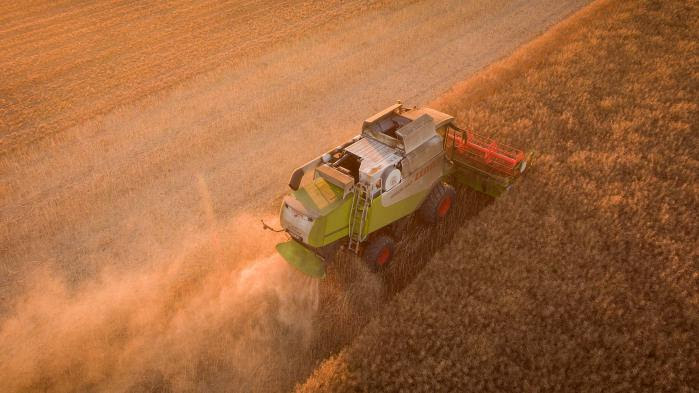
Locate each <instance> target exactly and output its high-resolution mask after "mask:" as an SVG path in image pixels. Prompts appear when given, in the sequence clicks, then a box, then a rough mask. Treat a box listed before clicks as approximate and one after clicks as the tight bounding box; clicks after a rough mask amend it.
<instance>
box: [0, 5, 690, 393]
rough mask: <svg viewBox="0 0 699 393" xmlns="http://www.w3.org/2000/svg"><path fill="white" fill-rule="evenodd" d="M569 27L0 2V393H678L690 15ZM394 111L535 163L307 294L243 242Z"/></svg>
mask: <svg viewBox="0 0 699 393" xmlns="http://www.w3.org/2000/svg"><path fill="white" fill-rule="evenodd" d="M587 3H588V1H585V0H567V1H555V0H534V1H510V0H508V1H506V0H496V1H487V2H486V1H461V0H446V1H431V0H410V1H403V2H389V1H382V0H369V1H359V0H356V1H313V0H303V1H298V0H296V1H277V2H271V1H232V0H229V1H218V2H216V1H200V2H191V1H184V0H176V1H170V2H161V1H127V0H124V1H114V0H104V1H92V2H91V1H63V0H59V1H55V2H46V1H33V0H32V1H30V0H26V1H19V2H5V3H3V4H1V5H0V11H1V12H0V348H1V350H0V391H3V392H4V391H8V392H34V391H51V392H73V391H84V392H103V391H104V392H112V391H115V392H219V391H220V392H230V391H241V392H247V391H253V392H276V391H289V390H292V389H294V388H295V389H296V390H298V391H317V390H322V391H350V390H351V391H355V390H359V391H400V390H403V391H484V390H514V391H521V390H567V391H585V390H597V391H610V390H630V391H640V390H649V391H658V390H668V391H691V390H692V387H693V386H699V381H697V377H696V372H694V371H693V370H696V369H697V368H698V365H697V360H696V359H697V358H698V353H697V347H696V346H697V344H696V342H697V334H696V331H697V330H698V327H697V315H698V314H697V310H698V303H699V297H698V296H699V290H698V288H699V286H698V285H697V284H698V281H699V273H698V270H699V269H698V266H697V260H698V257H699V256H698V255H697V248H696V245H695V243H696V240H697V237H698V236H697V234H698V233H697V232H698V231H697V224H696V223H695V221H696V220H695V219H694V216H695V215H696V211H697V195H699V192H698V191H699V189H697V184H699V183H697V181H696V180H697V179H696V173H697V169H699V168H697V166H698V165H697V161H696V155H697V154H696V152H697V148H696V123H697V103H698V102H699V97H698V96H697V94H698V93H697V86H698V85H699V83H698V82H697V79H698V78H697V77H698V76H699V75H698V74H697V70H698V69H699V66H697V59H699V56H698V55H697V45H698V44H697V42H698V41H699V40H698V38H699V37H697V33H696V32H697V31H699V29H698V28H697V27H698V26H697V20H699V19H698V18H697V17H698V16H699V15H697V14H698V13H699V12H698V10H697V7H696V5H694V4H693V3H685V2H680V1H670V2H662V1H650V0H648V1H639V2H633V1H619V2H614V1H596V2H594V3H593V4H592V5H591V6H586V5H587ZM583 6H586V8H584V9H583V10H582V11H580V12H578V13H577V14H575V15H574V16H573V17H571V18H568V19H566V20H565V21H564V22H561V23H560V24H558V25H556V26H555V27H554V28H553V29H551V30H549V31H548V32H546V33H544V34H543V36H540V37H538V38H536V37H537V36H539V35H540V34H541V33H543V32H544V31H546V30H547V29H549V28H550V27H551V26H553V25H554V24H556V23H558V22H559V21H560V20H562V19H564V18H566V17H568V16H569V15H570V14H571V13H573V12H575V11H577V10H579V9H580V8H581V7H583ZM532 39H535V40H534V41H532V42H531V43H528V44H525V43H527V42H529V41H531V40H532ZM523 44H525V45H524V46H523V47H520V46H521V45H523ZM518 47H520V48H519V49H517V48H518ZM513 52H514V54H513ZM494 62H495V63H494ZM491 63H494V64H493V65H491V66H489V67H488V68H485V70H482V71H480V72H479V70H481V69H483V68H484V67H486V66H488V65H489V64H491ZM476 73H477V74H476ZM474 74H476V75H475V76H474V77H472V76H473V75H474ZM464 81H465V82H464ZM450 89H451V90H450ZM447 91H449V92H448V93H446V94H445V92H447ZM396 99H402V100H403V101H405V102H407V103H410V104H418V105H422V104H428V103H430V102H431V104H432V105H434V106H435V107H437V108H439V109H442V110H444V111H446V112H449V113H452V114H455V115H456V116H457V118H458V119H459V122H460V124H462V125H467V126H469V127H473V128H476V129H478V130H480V131H481V132H483V133H486V134H490V135H494V136H497V137H498V138H500V139H502V140H504V141H507V142H511V143H512V144H515V145H518V146H522V147H524V148H527V149H533V150H536V151H537V158H536V161H535V165H534V167H533V168H532V170H531V172H530V173H529V174H528V175H527V176H526V177H525V178H524V179H523V181H522V182H521V183H519V184H518V185H517V187H516V188H514V189H513V190H512V191H511V192H510V193H508V194H507V195H506V196H505V197H503V198H502V199H499V200H496V201H493V200H490V199H489V198H487V197H484V196H481V195H477V194H475V193H471V192H468V191H467V190H460V193H459V195H458V200H459V202H460V203H459V209H458V210H457V211H455V214H453V215H452V217H450V219H449V221H448V222H446V223H445V224H443V225H440V226H438V227H436V228H426V227H423V226H418V227H416V228H414V231H413V233H412V235H411V236H410V237H409V239H408V241H407V242H406V244H404V245H403V246H402V247H401V251H400V253H399V254H398V255H397V257H398V260H397V261H396V262H395V263H394V264H393V265H392V267H391V269H390V270H389V271H387V272H386V274H385V275H384V276H377V275H374V274H372V273H370V272H369V271H368V270H367V269H366V268H365V267H363V266H362V265H361V264H360V263H358V261H357V260H356V259H354V258H351V257H349V256H345V257H342V258H340V260H339V261H337V262H338V263H336V264H335V265H333V266H331V267H329V277H328V278H327V279H326V280H323V281H320V282H319V281H315V280H311V279H309V278H307V277H302V276H301V275H300V274H299V273H298V272H296V271H295V270H292V269H291V268H290V267H288V266H287V265H286V264H285V263H284V262H283V261H281V260H280V258H279V257H278V256H276V255H275V254H274V244H275V243H277V242H279V241H282V240H284V238H283V236H281V235H277V234H274V233H271V232H266V231H263V230H262V228H261V225H260V221H259V220H260V218H264V219H265V220H266V221H268V222H272V223H274V222H275V220H276V214H277V211H276V209H277V208H278V205H279V203H280V198H281V196H282V195H283V193H284V192H285V190H286V188H285V187H286V183H287V180H288V175H289V173H290V172H291V170H292V169H293V168H294V167H296V166H297V165H299V164H301V163H303V162H306V161H307V160H308V159H310V158H313V157H315V156H316V155H317V154H319V153H320V152H323V151H325V150H327V148H328V147H329V146H335V145H337V144H338V143H341V142H343V141H344V140H346V139H348V138H349V137H351V136H353V135H355V134H356V133H357V132H358V130H359V125H360V124H361V120H362V119H364V118H365V117H367V116H368V115H370V114H372V113H374V112H376V111H377V110H379V109H382V108H383V107H385V106H387V105H388V104H391V103H392V102H394V101H395V100H396ZM277 222H278V221H277Z"/></svg>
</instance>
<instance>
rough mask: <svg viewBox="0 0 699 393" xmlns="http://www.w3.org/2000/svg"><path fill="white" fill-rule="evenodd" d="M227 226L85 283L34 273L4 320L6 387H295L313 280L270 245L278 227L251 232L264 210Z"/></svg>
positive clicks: (304, 354) (313, 299)
mask: <svg viewBox="0 0 699 393" xmlns="http://www.w3.org/2000/svg"><path fill="white" fill-rule="evenodd" d="M205 204H207V203H206V202H205ZM230 227H233V228H239V229H235V230H232V231H227V232H226V231H223V233H222V232H218V231H216V230H215V228H214V226H213V225H212V227H211V233H210V234H208V235H207V236H205V239H204V240H202V241H201V242H199V244H197V245H196V246H193V247H192V249H191V250H190V252H188V253H187V254H186V255H185V256H182V257H179V258H176V259H174V260H168V261H159V263H154V264H153V266H152V267H149V268H147V269H144V270H143V271H139V272H133V271H131V272H116V271H104V272H102V274H101V275H100V277H99V278H98V279H96V280H93V281H91V282H89V283H85V284H82V285H80V286H78V287H72V286H70V285H68V284H66V283H65V282H63V281H62V280H61V279H59V278H58V275H57V274H55V272H52V271H49V270H41V271H36V272H34V273H33V274H32V278H31V281H30V284H29V285H28V288H27V290H26V291H24V295H23V296H21V297H20V298H18V299H17V301H16V302H15V303H14V306H13V312H12V313H10V314H9V315H7V316H5V317H4V319H2V320H0V348H2V351H0V381H3V385H4V387H3V390H4V391H8V392H15V391H30V390H31V391H35V390H50V391H57V392H64V391H134V392H138V391H165V392H167V391H224V390H225V391H279V390H288V389H290V388H291V387H293V383H294V382H296V381H297V380H298V379H299V378H302V377H303V375H300V374H299V373H300V372H304V371H303V370H304V369H303V368H299V367H298V364H309V367H312V364H311V363H312V362H311V361H310V353H309V350H308V349H309V347H310V345H311V343H312V341H313V337H314V329H313V322H312V321H313V316H314V314H315V313H316V312H317V310H318V303H319V287H318V285H319V284H318V281H317V280H312V279H311V278H308V277H305V276H303V275H302V274H301V273H299V272H297V271H295V270H293V269H292V268H291V267H289V266H288V265H287V264H286V263H285V262H284V261H283V260H281V258H280V257H279V256H278V255H276V254H275V253H273V247H272V246H273V245H274V243H275V241H279V240H280V239H279V238H278V237H279V236H278V235H272V234H263V233H259V234H258V233H257V232H256V231H255V230H252V231H250V228H257V227H259V221H258V220H257V219H255V218H253V217H247V216H245V217H239V218H237V219H236V220H235V222H234V223H233V225H231V226H230ZM250 232H254V236H253V235H251V234H250ZM222 239H229V241H223V240H222ZM306 372H307V371H306Z"/></svg>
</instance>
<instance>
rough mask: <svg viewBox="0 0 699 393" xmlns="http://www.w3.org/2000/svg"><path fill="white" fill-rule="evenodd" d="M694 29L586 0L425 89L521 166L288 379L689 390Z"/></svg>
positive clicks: (665, 15)
mask: <svg viewBox="0 0 699 393" xmlns="http://www.w3.org/2000/svg"><path fill="white" fill-rule="evenodd" d="M698 32H699V7H698V6H697V4H696V3H695V2H685V1H651V0H646V1H598V2H595V3H593V4H592V5H590V6H588V7H586V8H584V9H583V10H582V11H580V12H579V13H577V14H576V15H574V16H573V17H571V18H569V19H567V20H566V21H564V22H562V23H561V24H559V25H557V26H556V27H555V28H554V29H552V30H551V31H549V32H547V33H546V34H544V35H543V36H542V37H540V38H538V39H537V40H535V41H533V42H532V43H530V44H528V45H526V46H524V47H522V48H521V49H519V50H518V51H517V52H516V53H515V54H514V55H513V56H511V57H509V58H507V59H505V60H503V61H501V62H498V63H496V64H494V65H493V66H491V67H489V68H488V69H486V70H484V71H483V72H481V73H479V74H478V75H476V76H475V77H474V78H471V79H469V80H468V81H466V82H464V83H462V84H459V85H458V86H457V87H455V88H454V89H453V90H452V91H451V92H450V93H448V94H446V95H445V96H443V97H441V98H440V99H439V100H436V101H435V102H433V103H432V104H433V105H435V106H436V107H438V108H440V109H443V110H444V111H447V112H448V113H454V114H455V115H456V116H457V118H458V120H459V121H460V122H461V124H463V125H464V126H466V127H472V128H473V129H476V130H479V131H481V132H483V133H486V134H489V135H494V136H496V137H497V138H498V139H499V140H501V141H503V142H509V143H511V144H513V145H515V146H522V147H526V148H527V149H530V150H534V151H536V152H537V156H536V158H535V160H534V162H533V163H532V165H531V168H530V172H529V173H527V174H526V176H525V177H524V178H523V179H522V180H521V182H520V183H519V184H517V185H516V187H514V188H513V189H512V190H511V191H510V192H509V193H508V194H507V195H506V196H504V197H502V198H500V199H498V200H496V201H494V202H492V203H490V204H486V205H484V206H481V207H479V208H477V209H475V215H473V216H471V217H470V218H469V219H467V220H463V219H462V214H461V213H459V214H457V216H456V217H455V219H453V220H451V221H450V222H448V223H447V224H446V228H438V232H433V236H432V237H430V238H429V239H427V240H425V242H427V243H439V242H442V243H444V247H441V248H438V250H437V251H436V252H435V253H434V255H433V257H432V258H431V260H430V261H429V262H428V263H426V264H425V267H424V268H423V269H422V270H421V271H420V272H419V273H418V274H417V277H416V278H415V279H414V280H413V281H412V282H411V283H410V284H408V286H407V287H406V288H405V289H404V290H403V291H402V292H401V293H399V294H398V295H397V296H396V297H395V298H394V299H393V300H392V301H391V302H390V303H389V304H388V305H386V306H385V308H384V309H383V310H382V311H381V312H380V314H378V316H377V317H376V318H375V319H374V320H372V321H371V322H370V323H369V324H368V325H366V326H365V327H364V329H363V330H362V333H361V334H360V335H359V336H358V337H356V338H355V339H354V340H353V342H352V343H351V344H350V345H349V346H348V347H347V348H345V349H344V350H342V351H341V352H340V353H339V354H338V355H336V356H335V357H334V358H332V359H329V360H327V361H325V362H324V363H323V364H322V365H321V366H320V367H319V368H318V369H317V370H316V371H315V373H314V374H313V376H312V377H311V378H309V380H308V381H307V382H306V384H305V385H303V386H299V387H297V391H299V392H316V391H320V392H326V391H327V392H343V391H367V392H374V391H411V392H414V391H425V392H436V391H479V392H480V391H575V392H580V391H634V392H640V391H652V392H658V391H667V392H691V391H696V387H697V386H699V377H698V376H699V374H698V373H697V370H698V369H699V364H698V359H699V351H698V349H699V348H698V345H699V344H698V343H699V249H698V248H697V240H698V239H699V224H698V222H697V212H698V211H699V179H698V178H697V174H699V162H698V161H697V152H698V151H699V149H698V147H697V125H698V124H699V108H698V105H699V89H697V87H698V86H699V72H698V70H699V33H698ZM462 194H463V195H465V196H464V197H466V196H468V195H470V194H469V192H468V191H464V190H462ZM460 209H462V210H464V209H465V210H473V209H474V208H473V205H467V206H463V205H462V206H461V208H460ZM434 234H439V236H434ZM445 237H446V238H445ZM401 262H402V263H404V264H411V263H413V262H414V259H410V258H409V259H404V260H402V261H397V264H400V263H401ZM394 266H395V265H394Z"/></svg>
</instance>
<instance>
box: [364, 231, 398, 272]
mask: <svg viewBox="0 0 699 393" xmlns="http://www.w3.org/2000/svg"><path fill="white" fill-rule="evenodd" d="M395 250H396V243H395V242H394V241H393V239H391V237H390V236H386V235H379V236H376V237H375V238H373V239H371V240H369V244H367V246H366V248H365V249H364V254H363V255H362V258H363V259H364V262H366V264H367V266H369V269H370V270H371V271H372V272H380V271H383V270H386V268H387V267H388V265H389V264H390V263H391V260H392V259H393V254H394V253H395Z"/></svg>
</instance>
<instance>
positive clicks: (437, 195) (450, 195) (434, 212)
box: [418, 182, 456, 224]
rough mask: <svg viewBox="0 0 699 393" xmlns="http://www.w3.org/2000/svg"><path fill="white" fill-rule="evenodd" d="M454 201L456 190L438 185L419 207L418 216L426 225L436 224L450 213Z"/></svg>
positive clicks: (449, 186) (444, 185) (448, 186)
mask: <svg viewBox="0 0 699 393" xmlns="http://www.w3.org/2000/svg"><path fill="white" fill-rule="evenodd" d="M455 200H456V190H454V187H452V186H451V185H449V184H445V183H442V182H440V183H438V184H437V185H436V186H435V187H434V188H433V189H432V191H431V192H430V195H428V196H427V199H425V202H423V203H422V206H420V210H419V211H418V215H419V216H420V219H421V220H422V221H424V222H426V223H428V224H436V223H438V222H440V221H442V220H443V219H444V218H445V217H446V216H447V215H448V214H449V212H450V211H451V206H452V204H453V203H454V201H455Z"/></svg>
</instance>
